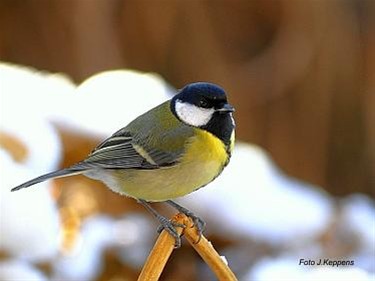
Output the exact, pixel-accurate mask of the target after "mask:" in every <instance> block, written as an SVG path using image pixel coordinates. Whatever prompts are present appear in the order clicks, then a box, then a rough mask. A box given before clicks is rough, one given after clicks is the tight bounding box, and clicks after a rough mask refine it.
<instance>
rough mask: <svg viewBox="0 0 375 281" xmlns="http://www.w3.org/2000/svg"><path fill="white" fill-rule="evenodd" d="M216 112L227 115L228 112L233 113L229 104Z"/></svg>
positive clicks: (232, 108)
mask: <svg viewBox="0 0 375 281" xmlns="http://www.w3.org/2000/svg"><path fill="white" fill-rule="evenodd" d="M216 111H217V112H219V113H228V112H234V111H235V109H234V107H233V106H231V105H230V104H229V103H225V104H224V105H223V106H222V107H221V108H218V109H216Z"/></svg>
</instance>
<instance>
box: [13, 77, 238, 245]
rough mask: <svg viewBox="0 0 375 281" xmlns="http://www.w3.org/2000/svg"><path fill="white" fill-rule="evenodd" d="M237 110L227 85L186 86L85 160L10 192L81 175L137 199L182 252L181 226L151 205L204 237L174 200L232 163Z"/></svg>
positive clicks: (198, 222) (201, 225) (199, 225)
mask: <svg viewBox="0 0 375 281" xmlns="http://www.w3.org/2000/svg"><path fill="white" fill-rule="evenodd" d="M234 111H235V110H234V107H233V106H232V105H231V104H229V103H228V101H227V95H226V92H225V91H224V89H223V88H222V87H220V86H218V85H216V84H213V83H209V82H195V83H191V84H187V85H186V86H185V87H183V88H182V89H180V90H178V91H177V93H176V94H175V95H174V96H173V97H172V98H171V99H169V100H167V101H165V102H163V103H161V104H160V105H158V106H156V107H154V108H152V109H151V110H149V111H147V112H146V113H144V114H142V115H140V116H138V117H137V118H136V119H134V120H133V121H131V122H130V123H129V124H128V125H127V126H125V127H124V128H122V129H120V130H118V131H117V132H115V133H114V134H113V135H112V136H110V137H109V138H107V139H105V140H104V141H103V142H101V143H100V144H99V145H98V146H97V147H96V148H94V149H93V150H92V152H91V153H90V154H89V155H88V156H87V158H85V159H84V160H82V161H80V162H78V163H76V164H73V165H72V166H70V167H67V168H64V169H61V170H57V171H54V172H51V173H47V174H44V175H41V176H39V177H37V178H34V179H32V180H29V181H27V182H25V183H22V184H20V185H18V186H16V187H14V188H12V189H11V191H16V190H20V189H23V188H26V187H29V186H32V185H34V184H37V183H40V182H43V181H45V180H48V179H53V178H61V177H66V176H73V175H79V174H82V175H84V176H86V177H89V178H92V179H95V180H99V181H101V182H103V183H104V184H105V185H106V186H107V187H109V188H110V189H111V190H112V191H114V192H116V193H119V194H121V195H125V196H128V197H132V198H134V199H135V200H137V201H138V203H140V204H141V205H143V206H144V207H145V208H146V209H147V210H148V211H149V212H151V214H152V215H153V216H155V218H156V219H157V220H158V221H159V223H160V227H159V232H160V231H161V230H163V229H165V230H166V231H167V232H168V233H169V234H170V235H172V236H173V237H174V238H175V247H176V248H178V247H180V246H181V239H180V236H179V234H178V233H177V231H176V226H181V225H177V224H176V223H174V222H172V221H170V220H169V219H167V218H166V217H164V216H162V215H160V214H159V213H158V212H157V211H156V210H155V209H154V208H153V207H151V205H150V203H153V202H166V203H167V204H169V205H170V206H172V207H174V208H175V209H176V210H177V211H179V212H181V213H183V214H185V215H186V216H188V217H190V218H191V219H192V220H193V223H194V225H195V226H196V227H197V230H198V232H199V237H201V235H202V233H203V230H204V228H205V222H204V221H203V220H202V219H201V218H199V217H198V216H196V215H195V214H194V213H193V212H191V211H190V210H188V209H187V208H185V207H183V206H181V205H179V204H177V203H176V202H174V201H173V200H174V199H175V198H178V197H181V196H184V195H187V194H189V193H191V192H193V191H196V190H198V189H200V188H201V187H204V186H205V185H207V184H208V183H210V182H212V181H213V180H214V179H216V178H217V177H218V176H219V175H220V174H221V172H222V171H223V169H224V168H225V167H226V166H227V165H228V163H229V161H230V158H231V154H232V151H233V148H234V142H235V121H234V118H233V112H234ZM182 227H183V226H182Z"/></svg>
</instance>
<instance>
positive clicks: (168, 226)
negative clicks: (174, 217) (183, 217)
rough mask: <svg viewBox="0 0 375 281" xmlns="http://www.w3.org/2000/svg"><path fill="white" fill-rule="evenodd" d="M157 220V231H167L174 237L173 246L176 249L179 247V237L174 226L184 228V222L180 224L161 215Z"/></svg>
mask: <svg viewBox="0 0 375 281" xmlns="http://www.w3.org/2000/svg"><path fill="white" fill-rule="evenodd" d="M158 220H159V222H160V225H159V227H158V230H157V231H158V233H161V232H162V231H163V230H165V231H167V232H168V233H169V234H170V235H172V236H173V238H174V239H175V244H174V247H175V248H176V249H177V248H180V247H181V237H180V235H179V234H178V232H177V230H176V227H182V228H185V227H186V226H185V225H184V224H180V223H177V222H173V221H170V220H168V219H167V218H165V217H163V216H160V217H159V218H158Z"/></svg>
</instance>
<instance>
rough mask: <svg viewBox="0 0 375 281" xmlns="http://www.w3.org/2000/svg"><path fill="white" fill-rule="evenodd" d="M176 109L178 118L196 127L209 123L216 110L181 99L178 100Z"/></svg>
mask: <svg viewBox="0 0 375 281" xmlns="http://www.w3.org/2000/svg"><path fill="white" fill-rule="evenodd" d="M175 110H176V113H177V115H178V118H180V119H181V120H182V121H183V122H185V123H186V124H188V125H191V126H194V127H201V126H204V125H207V123H208V122H209V121H210V120H211V117H212V115H213V114H214V112H215V110H214V109H213V108H202V107H198V106H196V105H193V104H190V103H186V102H182V101H180V100H176V104H175Z"/></svg>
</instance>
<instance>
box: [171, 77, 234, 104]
mask: <svg viewBox="0 0 375 281" xmlns="http://www.w3.org/2000/svg"><path fill="white" fill-rule="evenodd" d="M175 99H178V100H180V101H182V102H187V103H190V104H194V105H196V106H198V107H204V108H218V107H221V106H222V105H223V104H225V103H227V96H226V94H225V91H224V90H223V89H222V88H221V87H220V86H218V85H215V84H213V83H207V82H197V83H191V84H188V85H186V86H185V87H184V88H183V89H182V90H181V91H180V92H179V93H178V94H177V95H176V96H175Z"/></svg>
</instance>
